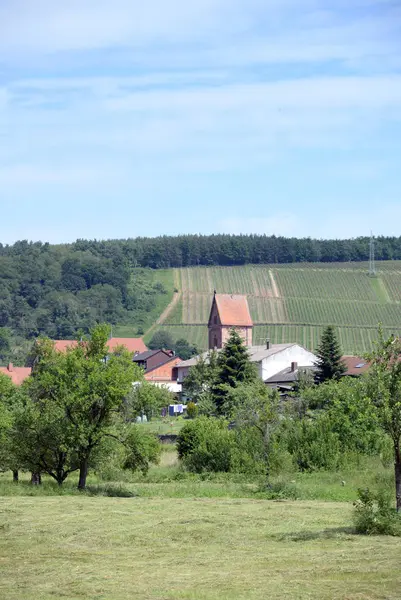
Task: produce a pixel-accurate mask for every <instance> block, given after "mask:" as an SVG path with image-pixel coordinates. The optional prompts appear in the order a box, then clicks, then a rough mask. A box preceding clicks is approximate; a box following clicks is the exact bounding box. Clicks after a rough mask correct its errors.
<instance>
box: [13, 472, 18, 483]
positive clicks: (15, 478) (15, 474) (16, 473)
mask: <svg viewBox="0 0 401 600" xmlns="http://www.w3.org/2000/svg"><path fill="white" fill-rule="evenodd" d="M13 482H14V483H18V471H17V470H15V469H13Z"/></svg>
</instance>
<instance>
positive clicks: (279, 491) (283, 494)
mask: <svg viewBox="0 0 401 600" xmlns="http://www.w3.org/2000/svg"><path fill="white" fill-rule="evenodd" d="M264 491H265V493H266V495H267V497H268V499H269V500H297V499H298V498H299V497H300V492H299V490H298V488H297V486H296V484H295V483H291V482H288V481H285V480H284V479H278V480H277V481H274V482H272V483H268V484H267V486H266V488H265V490H264Z"/></svg>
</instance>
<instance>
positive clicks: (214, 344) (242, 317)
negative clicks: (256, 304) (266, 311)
mask: <svg viewBox="0 0 401 600" xmlns="http://www.w3.org/2000/svg"><path fill="white" fill-rule="evenodd" d="M252 328H253V322H252V319H251V315H250V312H249V307H248V300H247V298H246V296H238V295H231V294H216V292H214V296H213V302H212V308H211V310H210V317H209V323H208V329H209V349H210V350H212V349H214V348H222V347H223V346H224V344H225V343H226V341H227V339H228V337H229V335H230V329H236V331H237V332H238V333H239V335H240V336H241V337H242V339H243V340H244V342H245V344H246V345H247V346H248V347H250V346H252Z"/></svg>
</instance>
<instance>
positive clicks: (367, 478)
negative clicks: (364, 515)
mask: <svg viewBox="0 0 401 600" xmlns="http://www.w3.org/2000/svg"><path fill="white" fill-rule="evenodd" d="M149 425H150V424H149ZM282 477H283V476H282ZM273 481H275V482H278V481H280V479H279V478H276V480H273ZM282 481H284V482H286V485H287V486H290V489H291V490H292V492H293V494H294V498H297V500H280V501H272V500H268V499H267V492H266V489H265V487H264V486H262V485H261V483H260V482H258V481H257V480H252V478H249V477H245V476H242V475H230V474H226V473H223V474H214V475H213V474H209V475H208V476H207V477H204V476H202V475H193V474H190V473H185V472H183V471H182V470H181V469H180V467H179V465H178V461H177V453H176V450H175V447H174V446H171V445H168V446H165V447H163V452H162V457H161V464H160V465H158V466H153V467H152V468H151V469H150V471H149V473H148V474H147V475H142V474H141V473H136V474H132V475H129V476H128V477H127V478H126V479H124V480H123V481H122V480H120V479H118V480H117V481H115V482H102V481H101V480H99V479H98V478H97V477H96V476H95V475H91V476H90V477H89V482H88V483H89V486H88V491H87V493H82V492H78V490H77V489H76V485H77V477H76V476H72V477H71V478H69V479H68V480H67V482H65V484H64V485H63V486H62V488H60V487H59V486H57V484H55V483H54V482H52V481H50V480H49V479H48V478H44V483H43V485H42V486H31V485H30V484H29V478H28V474H22V475H21V481H20V483H19V484H18V485H16V484H13V483H12V481H11V474H10V473H6V474H2V475H0V598H1V599H2V600H3V599H4V600H31V599H32V598H35V600H51V599H52V598H65V599H66V600H76V599H78V598H79V599H81V600H130V599H132V598H138V599H141V600H142V599H144V600H146V599H149V600H150V599H158V600H159V599H166V600H167V599H176V598H177V599H188V600H217V599H223V600H224V599H225V600H234V599H235V600H240V599H244V600H245V599H248V598H251V599H254V600H259V599H260V600H262V599H263V600H264V599H265V598H269V599H270V598H271V599H274V598H277V599H282V598H284V599H286V598H288V599H294V598H295V599H296V598H300V599H319V600H320V599H323V600H324V599H327V600H329V599H330V600H331V599H333V598H336V599H337V598H338V599H344V600H346V599H347V600H348V599H351V598H352V599H359V598H360V599H361V600H362V599H364V600H374V599H383V600H384V599H387V600H389V599H394V600H395V599H398V598H399V597H400V596H399V589H400V585H401V572H400V569H399V564H400V558H401V538H390V537H384V536H373V537H366V536H358V535H356V534H355V533H354V530H353V526H352V502H353V501H354V500H355V499H356V490H357V488H358V487H362V486H364V487H365V486H368V487H370V488H372V489H374V488H377V487H381V488H383V487H386V488H388V489H392V486H393V473H392V469H391V468H386V467H384V466H383V464H382V463H381V461H380V460H379V459H378V458H366V459H363V461H362V462H361V464H360V465H359V466H353V467H352V466H351V467H348V469H347V470H345V471H340V472H315V473H288V474H287V475H286V476H285V479H284V480H282Z"/></svg>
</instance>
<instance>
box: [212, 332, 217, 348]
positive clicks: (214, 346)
mask: <svg viewBox="0 0 401 600" xmlns="http://www.w3.org/2000/svg"><path fill="white" fill-rule="evenodd" d="M213 348H217V335H215V336H214V342H213Z"/></svg>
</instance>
